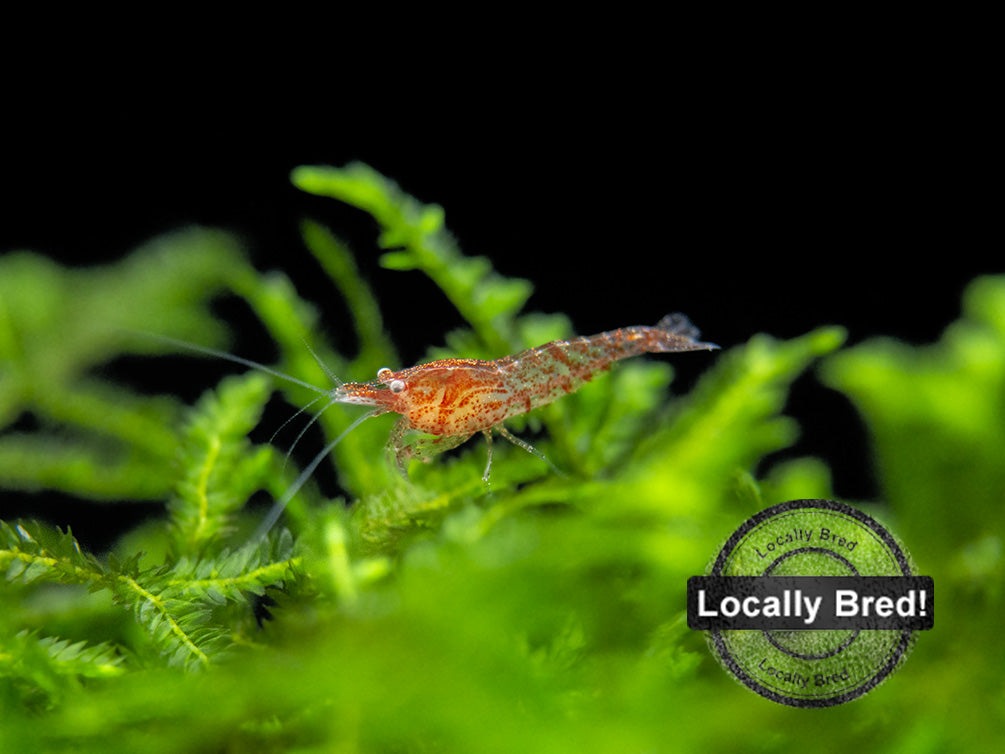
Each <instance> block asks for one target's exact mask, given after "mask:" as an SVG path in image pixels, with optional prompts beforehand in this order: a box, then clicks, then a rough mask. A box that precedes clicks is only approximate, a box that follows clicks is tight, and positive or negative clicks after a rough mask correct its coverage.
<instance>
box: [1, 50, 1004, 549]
mask: <svg viewBox="0 0 1005 754" xmlns="http://www.w3.org/2000/svg"><path fill="white" fill-rule="evenodd" d="M675 81H676V83H675V82H674V81H662V80H647V81H646V82H644V83H642V84H640V85H639V86H632V87H626V88H624V89H622V88H621V87H620V86H619V84H618V82H617V81H615V82H607V84H606V85H605V86H604V87H603V89H602V91H598V90H597V89H595V88H594V87H593V86H590V85H586V84H581V85H579V86H578V87H575V88H572V89H570V88H568V87H566V86H565V84H564V83H563V82H559V81H554V82H552V83H551V84H549V83H548V82H542V83H541V85H539V86H538V87H537V89H536V90H535V94H534V97H533V99H524V98H523V97H522V93H521V92H520V91H519V89H510V88H506V87H504V86H500V85H499V82H496V85H495V86H492V85H488V86H486V87H485V88H483V90H482V92H481V95H480V96H479V97H478V98H477V100H476V101H471V102H470V103H469V101H468V100H467V99H465V98H462V97H458V96H457V95H452V96H451V98H449V101H446V100H448V97H447V95H445V94H443V93H440V92H438V91H435V90H434V91H432V92H426V96H427V99H426V100H424V101H418V102H416V104H415V105H413V106H411V107H408V108H404V109H395V108H393V107H391V103H385V105H384V106H383V107H376V108H375V107H374V106H373V104H372V101H370V100H364V99H362V98H360V99H358V100H357V99H356V96H357V95H356V94H355V93H351V92H350V93H347V92H344V91H340V90H338V89H337V87H336V88H333V90H332V91H331V92H330V93H329V92H319V91H315V92H313V93H311V95H310V100H309V101H310V102H311V103H320V109H316V108H315V109H310V110H307V109H301V110H298V109H297V108H295V107H293V106H292V104H291V102H285V103H282V104H279V105H275V106H273V105H268V104H266V103H263V102H257V101H255V100H253V99H252V100H248V101H237V99H239V98H237V99H235V101H233V103H232V106H230V105H228V104H227V103H226V102H217V103H215V104H216V107H215V108H214V109H212V110H211V111H206V112H200V111H198V110H197V109H194V108H192V107H190V105H191V104H192V103H189V102H188V101H187V100H186V97H187V96H188V95H187V92H186V91H185V90H183V89H181V90H175V91H173V92H171V93H170V94H168V93H162V94H161V95H160V97H161V98H160V99H159V100H156V101H155V103H154V107H150V106H149V103H148V105H147V106H146V107H144V108H143V109H138V108H135V107H133V105H132V102H131V101H130V100H129V99H128V98H123V99H122V100H114V101H111V102H108V103H95V102H90V101H88V102H86V106H83V105H82V104H81V103H77V104H73V105H70V104H67V106H66V108H65V110H63V111H61V112H60V113H59V114H58V115H57V116H56V117H46V118H39V119H33V118H32V117H31V116H30V114H29V116H28V117H27V118H26V122H25V123H21V124H19V125H20V127H19V129H18V131H17V134H16V135H14V136H12V137H11V138H10V139H9V141H8V147H7V148H6V150H5V154H4V157H3V161H4V162H3V165H4V170H3V176H2V182H3V186H4V192H5V195H4V205H5V206H4V210H3V221H2V224H0V252H3V251H7V250H11V249H19V248H25V249H31V250H34V251H37V252H41V253H45V254H48V255H50V256H52V257H54V258H56V259H59V260H60V261H63V262H66V263H69V264H96V263H107V262H112V261H114V260H116V259H118V258H120V257H121V256H123V255H124V254H126V253H127V252H128V251H129V250H130V249H132V248H134V247H135V246H137V245H138V244H140V243H142V242H143V241H145V240H147V239H149V238H151V237H154V236H156V235H157V234H159V233H162V232H165V231H169V230H172V229H174V228H177V227H179V226H183V225H187V224H192V223H197V224H203V225H208V226H214V227H223V228H227V229H231V230H233V231H235V232H236V233H238V234H239V235H240V237H241V238H242V239H243V241H244V243H245V244H246V246H247V248H248V250H249V252H250V254H251V257H252V260H253V262H254V264H255V265H256V266H257V267H258V268H259V269H262V270H266V269H281V270H283V271H284V272H285V273H287V274H288V275H289V276H290V277H291V278H292V279H293V280H294V282H295V283H296V285H297V287H298V289H299V290H300V292H301V294H302V295H304V296H305V297H306V298H308V299H310V300H312V301H314V302H315V303H316V304H318V305H319V306H320V307H321V309H322V311H323V314H324V319H323V321H324V323H325V328H326V335H327V336H328V337H329V338H331V339H332V340H333V341H334V342H335V343H336V344H338V345H340V346H342V347H345V348H351V345H352V342H351V337H350V336H349V335H348V334H347V333H346V332H345V323H346V322H347V321H348V320H347V318H346V316H345V311H344V309H342V308H341V306H340V303H339V302H338V300H337V299H336V298H335V297H334V296H333V294H332V291H331V289H330V288H329V287H328V285H327V284H326V282H325V280H324V278H323V276H322V275H319V274H318V268H317V267H316V266H315V264H314V262H313V260H312V258H311V257H310V256H309V255H308V254H307V252H306V251H305V250H304V249H303V248H302V246H301V244H300V241H299V237H298V228H297V225H298V222H299V221H300V219H302V218H304V217H311V218H313V219H316V220H318V221H320V222H322V223H324V224H326V225H328V226H329V227H331V229H332V230H333V231H335V232H336V233H338V234H340V235H341V236H343V237H344V238H345V239H347V240H348V242H349V243H350V244H351V246H352V248H353V249H354V250H355V251H356V253H357V256H358V258H359V260H360V265H361V267H362V268H363V271H364V274H365V275H366V277H367V278H368V279H369V281H370V283H371V285H372V287H373V288H374V289H375V291H376V292H377V295H378V297H379V299H380V301H381V304H382V306H383V307H384V313H385V318H386V320H385V324H386V326H387V328H388V330H389V332H390V334H391V336H392V338H393V340H394V341H395V342H396V344H397V345H398V346H399V349H400V352H401V354H402V357H403V359H404V360H405V361H406V362H408V363H411V362H414V361H417V360H419V359H421V358H422V357H423V355H424V353H425V350H426V348H427V347H428V346H429V345H431V344H441V343H442V342H443V335H444V333H445V332H446V331H447V330H449V329H451V328H453V327H456V326H459V325H460V324H461V322H460V319H459V317H458V315H457V314H456V313H455V312H454V311H453V310H452V309H451V307H450V306H449V304H447V303H446V302H445V300H444V299H443V297H442V296H441V295H440V294H439V293H438V292H437V290H436V289H435V288H434V287H433V286H432V284H431V283H429V282H428V281H427V280H426V279H425V278H424V277H422V276H421V275H420V274H419V273H401V272H394V271H387V270H383V269H381V268H380V267H379V266H378V265H377V261H376V260H377V257H378V253H377V250H376V248H375V240H376V227H375V225H374V223H373V222H372V221H371V220H370V219H369V218H368V217H367V216H365V215H363V214H362V213H360V212H358V211H356V210H352V209H350V208H347V207H344V206H341V205H339V204H337V203H336V202H333V201H331V200H326V199H321V198H318V197H312V196H308V195H305V194H303V193H301V192H299V191H297V190H296V189H295V188H293V187H292V185H291V184H290V182H289V172H290V170H291V169H292V168H293V167H295V166H297V165H300V164H332V165H344V164H346V163H347V162H349V161H352V160H362V161H364V162H367V163H369V164H370V165H371V166H373V167H374V168H376V169H377V170H379V171H381V172H383V173H384V174H386V175H388V176H390V177H392V178H393V179H395V180H396V181H397V182H398V183H399V184H400V185H401V186H402V188H403V189H404V190H406V191H407V192H409V193H411V194H412V195H414V196H415V197H417V198H418V199H420V200H421V201H423V202H427V203H438V204H440V205H442V206H443V207H444V208H445V210H446V221H447V226H448V227H449V228H450V229H451V230H452V232H453V233H454V234H455V236H456V237H457V239H458V241H459V243H460V246H461V248H462V249H463V250H464V252H465V253H467V254H469V255H485V256H487V257H489V258H490V259H491V260H492V263H493V265H494V266H495V268H496V269H497V270H498V271H499V272H500V273H502V274H503V275H507V276H515V277H524V278H528V279H530V280H531V281H533V283H534V285H535V293H534V296H533V298H532V299H531V300H530V303H529V307H528V308H529V309H531V310H540V311H546V312H564V313H566V314H568V315H569V316H570V317H571V319H572V322H573V324H574V327H575V329H576V331H577V332H579V333H582V334H591V333H594V332H599V331H602V330H607V329H612V328H616V327H621V326H625V325H633V324H651V323H655V322H656V321H657V320H658V319H659V318H660V317H661V316H663V315H664V314H666V313H667V312H670V311H683V312H685V313H687V314H688V315H689V316H690V317H691V319H692V320H693V321H694V322H695V323H696V324H697V325H698V326H699V327H700V328H701V329H702V333H703V336H704V337H705V338H706V339H708V340H711V341H714V342H716V343H719V344H720V345H722V346H723V347H727V348H728V347H730V346H733V345H736V344H740V343H743V342H745V341H746V340H747V339H748V338H750V336H751V335H753V334H755V333H759V332H764V333H769V334H771V335H774V336H778V337H782V338H788V337H793V336H797V335H801V334H804V333H806V332H808V331H810V330H811V329H813V328H814V327H817V326H819V325H825V324H840V325H843V326H845V327H846V328H848V331H849V336H850V337H849V342H850V343H852V344H854V343H856V342H860V341H861V340H863V339H866V338H868V337H870V336H875V335H886V336H891V337H895V338H899V339H902V340H905V341H907V342H911V343H919V344H920V343H926V342H930V341H932V340H934V339H936V338H938V336H939V335H940V333H941V331H942V329H943V328H944V327H945V325H947V324H948V323H949V322H950V321H952V320H953V319H954V318H956V317H957V316H958V313H959V304H960V296H961V293H962V290H963V288H964V286H965V284H966V283H967V282H968V281H969V280H971V279H972V278H973V277H975V276H976V275H978V274H981V273H988V272H998V271H1000V268H1001V264H1000V248H1001V245H1000V236H996V237H994V238H993V239H992V238H989V237H987V235H986V233H987V225H988V222H989V216H990V212H991V201H992V198H991V197H992V193H991V190H990V189H989V188H988V187H987V186H986V185H985V180H986V178H987V177H988V175H989V174H990V173H991V168H990V166H989V165H988V160H989V154H988V148H987V142H986V141H985V136H986V133H985V132H986V129H988V128H989V126H988V125H987V112H986V108H988V107H989V104H988V102H987V100H986V98H985V97H984V96H983V95H982V94H981V92H980V91H979V90H976V89H974V88H971V87H966V86H961V85H960V83H959V81H957V80H954V79H951V78H944V77H942V76H941V74H939V72H938V70H937V68H935V67H933V68H932V69H930V70H927V69H925V70H922V69H919V70H916V71H913V72H910V73H909V74H907V73H904V74H903V75H901V74H898V73H897V72H896V71H893V72H890V71H888V72H887V73H886V74H885V75H878V74H877V76H876V78H870V79H869V80H868V83H867V85H864V84H863V82H865V81H866V79H865V78H863V77H861V76H856V77H852V78H846V77H845V76H844V72H843V71H842V70H840V67H836V68H835V69H833V70H830V71H815V72H813V73H807V74H806V75H789V76H788V77H785V78H778V77H773V76H765V75H763V72H762V74H753V73H748V72H746V71H744V70H743V68H742V67H740V68H738V69H737V70H735V71H732V72H731V73H730V74H729V75H727V76H725V77H723V78H720V79H719V80H718V81H717V82H716V85H715V86H707V85H704V84H703V85H699V84H690V85H684V86H681V85H680V83H679V80H675ZM305 96H306V95H305ZM329 98H330V99H329ZM224 99H226V97H224ZM304 101H308V100H304ZM447 105H449V106H452V107H450V108H449V109H448V108H447V107H446V106H447ZM158 106H162V107H163V110H164V112H161V111H160V110H158ZM169 111H170V112H175V111H181V112H183V113H188V115H189V116H191V117H180V118H179V117H177V116H175V117H169V116H168V112H169ZM221 312H222V313H223V314H225V315H226V316H229V317H233V318H234V321H235V323H236V324H237V327H238V335H237V341H236V342H235V345H234V348H235V350H236V351H238V352H240V353H241V354H242V355H245V356H248V357H250V358H258V359H269V358H270V352H269V350H268V345H267V343H266V344H263V343H262V338H260V337H259V335H260V331H258V330H255V329H254V323H253V321H252V320H251V319H250V318H246V317H244V316H243V314H242V312H241V311H240V307H239V306H238V307H236V308H235V307H230V308H228V307H227V305H224V306H223V308H222V309H221ZM699 361H700V363H699ZM708 361H709V359H708V358H702V359H700V360H699V359H691V360H688V359H683V358H679V359H674V365H675V368H677V375H678V378H677V379H678V381H679V382H678V389H679V390H684V389H686V387H687V386H688V385H689V384H691V383H692V382H693V381H694V379H696V378H697V376H698V374H699V373H700V371H701V370H703V369H705V368H706V367H707V362H708ZM343 377H345V378H369V377H370V375H343ZM139 379H144V377H140V378H139ZM158 379H159V382H158V383H157V385H156V388H157V389H174V388H176V389H177V390H178V391H179V392H181V393H182V394H183V395H185V396H186V397H187V398H194V397H195V396H196V395H198V393H199V392H200V391H201V390H202V389H205V388H206V387H208V386H210V385H212V384H213V382H214V381H215V379H216V375H214V374H213V373H211V372H209V371H207V372H202V371H198V370H197V371H196V372H194V373H193V372H191V371H188V372H185V373H180V372H179V373H176V374H169V375H166V376H165V375H161V376H160V377H159V378H158ZM146 389H149V385H148V386H146ZM787 411H788V413H790V414H792V415H794V416H796V418H797V419H798V420H799V421H800V424H801V426H802V430H803V432H802V438H801V440H800V443H799V445H798V446H797V447H796V448H794V449H793V450H792V451H789V452H787V455H802V454H806V453H809V454H816V455H820V456H822V457H823V458H824V459H825V460H826V461H827V462H828V463H829V464H830V465H831V466H832V468H833V469H834V473H835V479H834V483H835V488H836V493H837V494H838V495H840V496H843V497H846V498H850V499H856V498H858V499H861V498H868V497H873V496H876V495H878V494H880V491H879V488H878V486H877V480H876V479H875V477H874V474H873V470H872V469H871V468H870V467H869V464H868V460H867V459H868V456H869V450H868V446H867V437H866V435H865V433H864V429H863V428H862V426H861V424H860V422H859V420H858V418H857V416H856V415H855V412H854V410H853V409H852V408H851V406H850V405H849V404H848V403H847V402H846V401H845V400H844V399H843V398H842V397H841V396H839V395H837V394H835V393H833V392H831V391H829V390H827V389H825V388H823V387H822V386H820V384H819V383H817V382H815V381H814V380H813V379H812V377H808V378H805V379H802V380H800V382H799V383H798V384H797V385H796V388H795V390H794V392H793V394H792V398H791V400H790V405H789V406H788V409H787ZM2 494H3V499H4V500H5V501H6V502H5V503H4V505H3V508H4V509H5V511H4V513H3V516H4V517H5V518H6V517H8V512H16V513H25V512H27V511H29V510H32V506H34V505H36V504H37V503H38V502H39V496H30V497H28V498H22V497H15V496H11V495H10V494H9V493H7V492H4V493H2ZM26 500H27V502H25V501H26ZM106 511H107V509H104V508H101V507H100V506H99V507H97V508H95V507H92V506H89V505H88V506H83V507H82V506H80V505H78V504H77V503H75V502H74V503H72V504H69V503H68V504H67V505H66V506H64V507H63V508H61V509H59V510H58V511H57V512H56V513H55V514H53V515H52V517H54V518H55V519H56V521H55V522H56V523H63V524H65V523H73V524H74V530H75V531H80V530H81V529H85V530H86V529H87V528H88V526H89V523H88V522H89V521H91V520H92V519H96V518H98V517H100V516H101V515H102V514H103V513H104V512H106ZM115 515H119V512H118V511H116V513H115Z"/></svg>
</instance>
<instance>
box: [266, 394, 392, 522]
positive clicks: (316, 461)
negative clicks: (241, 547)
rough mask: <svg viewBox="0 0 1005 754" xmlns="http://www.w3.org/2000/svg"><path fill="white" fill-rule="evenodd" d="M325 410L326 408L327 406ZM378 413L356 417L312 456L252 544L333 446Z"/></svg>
mask: <svg viewBox="0 0 1005 754" xmlns="http://www.w3.org/2000/svg"><path fill="white" fill-rule="evenodd" d="M329 405H330V404H329ZM325 408H327V406H326V407H325ZM379 413H381V411H370V412H368V413H365V414H363V415H362V416H360V417H357V418H356V420H355V421H354V422H353V423H352V424H350V425H349V426H348V427H346V428H345V430H344V431H343V432H342V434H340V435H339V436H338V437H336V438H335V439H334V440H332V441H331V442H330V443H328V444H327V445H325V447H324V449H323V450H322V451H321V452H320V453H318V454H317V455H316V456H314V460H312V461H311V462H310V463H309V464H307V467H306V468H305V469H304V470H303V471H301V472H300V476H298V477H297V478H296V480H295V481H294V482H293V484H291V485H290V486H289V487H288V488H287V489H286V492H284V493H283V496H282V497H281V498H279V500H277V501H276V502H275V503H274V504H273V506H272V510H270V511H269V515H267V516H266V517H265V518H264V519H263V520H262V523H260V524H259V525H258V528H257V529H256V530H255V533H254V535H252V537H251V541H252V542H258V541H259V540H261V539H262V538H263V537H264V536H265V535H266V534H268V532H269V529H271V528H272V527H273V525H274V524H275V523H276V521H278V520H279V517H280V516H281V515H282V514H283V510H285V508H286V506H287V504H288V503H289V502H290V500H292V499H293V497H294V496H295V495H296V494H297V493H298V492H300V488H301V487H303V486H304V484H306V483H307V480H308V479H310V478H311V475H312V474H314V471H315V470H316V469H317V467H318V466H320V465H321V462H322V461H323V460H324V459H325V457H326V456H327V455H328V454H329V453H331V452H332V451H333V450H334V449H335V446H336V445H338V444H339V443H340V442H342V440H343V438H345V436H346V435H348V434H349V433H350V432H352V431H353V430H354V429H356V427H358V426H359V425H360V424H362V423H363V422H365V421H366V420H367V419H370V418H371V417H374V416H376V415H377V414H379Z"/></svg>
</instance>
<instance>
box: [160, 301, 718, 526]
mask: <svg viewBox="0 0 1005 754" xmlns="http://www.w3.org/2000/svg"><path fill="white" fill-rule="evenodd" d="M698 334H699V333H698V330H697V328H695V327H694V325H692V324H691V322H690V321H689V320H688V318H687V317H685V316H684V315H683V314H668V315H667V316H666V317H664V318H663V319H661V320H660V321H659V323H658V324H656V325H655V326H654V327H646V326H636V327H623V328H621V329H619V330H610V331H608V332H603V333H600V334H598V335H591V336H589V337H580V338H573V339H571V340H555V341H552V342H550V343H545V344H544V345H543V346H538V347H536V348H531V349H528V350H526V351H521V352H520V353H518V354H514V355H512V356H505V357H503V358H501V359H493V360H490V361H486V360H482V359H440V360H438V361H431V362H429V363H428V364H420V365H418V366H414V367H410V368H408V369H402V370H399V371H394V370H391V369H388V368H386V367H385V368H383V369H380V370H379V371H378V372H377V379H375V380H372V381H370V382H346V383H343V384H340V385H338V386H336V387H334V388H332V389H331V390H323V389H321V388H319V387H317V386H315V385H310V384H308V383H305V382H302V381H301V380H298V379H296V378H293V377H290V376H288V375H284V374H282V373H280V372H277V371H275V370H273V369H270V368H269V367H266V366H264V365H262V364H258V363H256V362H252V361H249V360H247V359H242V358H240V357H237V356H233V355H231V354H227V353H224V352H222V351H215V350H213V349H207V348H202V347H195V350H199V351H203V352H205V353H209V354H211V355H215V356H219V357H222V358H225V359H228V360H230V361H235V362H237V363H239V364H243V365H245V366H250V367H253V368H256V369H261V370H263V371H265V372H268V373H269V374H272V375H274V376H277V377H280V378H282V379H285V380H289V381H291V382H295V383H297V384H300V385H303V386H304V387H308V388H310V389H312V390H314V391H316V392H318V393H321V394H322V395H323V396H324V397H326V398H327V399H328V403H327V405H331V404H332V403H343V404H348V405H355V406H368V407H370V408H371V409H372V410H371V411H370V412H368V413H367V414H364V415H363V416H361V417H359V418H358V419H356V421H354V422H353V423H352V424H351V425H350V426H349V428H348V429H347V430H346V431H345V432H343V433H342V434H341V435H339V436H338V437H337V438H335V439H334V440H332V441H331V442H330V443H329V444H328V445H327V446H326V447H325V448H324V450H322V451H321V452H320V453H319V454H318V455H317V456H316V457H315V458H314V460H313V461H312V462H311V463H310V464H309V465H308V466H307V467H306V468H305V469H304V471H303V472H302V473H301V475H300V477H299V478H298V479H297V480H296V481H295V482H294V483H293V485H291V487H290V488H289V489H288V490H287V491H286V493H285V494H284V495H283V497H282V499H281V500H279V501H277V503H276V505H275V506H274V508H273V512H272V514H270V515H269V517H268V520H267V521H266V522H264V523H263V528H264V529H265V530H267V529H268V528H270V527H271V525H272V524H273V523H274V522H275V520H276V519H277V518H278V517H279V514H280V513H281V512H282V510H283V508H284V507H285V505H286V503H288V502H289V501H290V500H291V499H292V498H293V496H294V495H295V494H296V493H297V492H298V491H299V489H300V487H302V486H303V484H304V483H305V482H306V481H307V479H308V478H309V477H310V475H311V474H312V473H313V472H314V470H315V469H316V468H317V467H318V465H319V464H320V463H321V461H322V460H323V459H324V458H325V456H327V455H328V453H330V452H331V450H332V449H333V448H334V447H335V446H336V445H337V444H338V443H339V442H340V441H341V440H342V438H343V437H345V436H346V435H347V434H348V433H349V432H350V431H351V430H353V429H354V428H355V427H356V426H358V425H359V424H360V423H361V422H363V421H365V420H366V419H369V418H370V417H373V416H378V415H380V414H385V413H396V414H399V415H400V418H399V419H398V421H397V423H396V424H395V425H394V429H393V430H392V431H391V435H390V437H389V438H388V441H387V449H388V451H389V452H390V453H392V454H393V455H394V458H395V462H396V463H397V466H398V470H399V471H400V472H401V474H402V476H404V477H405V478H406V479H407V478H408V473H407V469H406V466H407V463H408V461H409V460H410V459H413V458H415V459H418V460H422V461H429V460H430V459H431V458H432V456H434V455H436V454H437V453H442V452H443V451H445V450H449V449H450V448H455V447H457V446H458V445H460V444H462V443H464V442H466V441H467V440H468V439H470V438H471V437H472V436H473V435H474V434H475V433H477V432H480V433H481V434H482V435H483V436H484V437H485V439H486V441H487V443H488V462H487V463H486V465H485V472H484V474H483V475H482V478H483V479H484V480H486V481H488V478H489V471H490V470H491V468H492V432H493V431H497V432H499V434H501V435H502V436H503V437H505V438H506V439H507V440H509V441H510V442H513V443H514V444H516V445H518V446H520V447H521V448H523V449H524V450H526V451H528V452H530V453H533V454H534V455H536V456H538V457H539V458H542V459H544V460H546V461H547V459H545V458H544V456H543V454H541V453H540V452H538V451H537V450H536V449H535V448H533V447H532V446H531V445H529V444H528V443H526V442H524V441H523V440H521V439H519V438H517V437H515V436H513V435H512V434H510V433H509V431H508V430H507V429H506V427H505V426H504V425H503V422H504V421H505V420H506V419H508V418H510V417H512V416H517V415H518V414H523V413H526V412H528V411H531V410H533V409H535V408H538V407H539V406H544V405H547V404H549V403H551V402H552V401H555V400H557V399H559V398H561V397H562V396H563V395H566V394H568V393H572V392H574V391H576V390H578V389H579V388H580V387H582V386H583V385H584V384H586V383H587V382H589V381H590V380H591V379H593V376H594V375H595V374H596V373H597V372H599V371H603V370H605V369H608V368H610V365H611V363H612V362H614V361H617V360H619V359H625V358H628V357H630V356H637V355H639V354H642V353H646V352H648V353H664V352H674V351H702V350H713V349H715V348H718V346H717V345H715V344H714V343H702V342H700V341H698V340H697V337H698ZM175 342H177V341H175ZM183 345H186V346H188V347H190V348H191V347H193V346H191V345H190V344H183ZM410 431H419V432H424V433H426V434H428V435H432V437H426V438H418V439H410V440H409V441H406V434H407V433H408V432H410Z"/></svg>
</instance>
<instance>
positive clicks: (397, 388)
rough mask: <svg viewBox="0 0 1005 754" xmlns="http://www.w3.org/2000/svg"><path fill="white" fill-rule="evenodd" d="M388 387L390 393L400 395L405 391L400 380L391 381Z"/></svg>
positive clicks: (403, 384)
mask: <svg viewBox="0 0 1005 754" xmlns="http://www.w3.org/2000/svg"><path fill="white" fill-rule="evenodd" d="M388 387H389V388H391V392H392V393H400V392H401V391H402V390H404V389H405V383H404V381H402V380H391V382H390V384H389V385H388Z"/></svg>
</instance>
